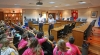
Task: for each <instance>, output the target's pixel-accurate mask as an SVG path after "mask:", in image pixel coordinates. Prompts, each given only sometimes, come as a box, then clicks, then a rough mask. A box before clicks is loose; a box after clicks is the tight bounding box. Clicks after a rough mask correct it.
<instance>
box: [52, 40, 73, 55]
mask: <svg viewBox="0 0 100 55" xmlns="http://www.w3.org/2000/svg"><path fill="white" fill-rule="evenodd" d="M71 51H72V50H71V49H70V48H68V47H66V43H65V41H64V40H62V39H61V40H59V41H58V43H57V46H56V47H55V48H54V50H53V55H72V53H71Z"/></svg>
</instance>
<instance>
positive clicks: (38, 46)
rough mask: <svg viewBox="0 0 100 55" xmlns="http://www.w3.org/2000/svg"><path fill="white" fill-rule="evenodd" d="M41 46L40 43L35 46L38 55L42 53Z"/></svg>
mask: <svg viewBox="0 0 100 55" xmlns="http://www.w3.org/2000/svg"><path fill="white" fill-rule="evenodd" d="M41 50H42V49H41V46H40V45H39V44H38V45H37V46H36V47H35V48H34V51H33V52H35V53H36V55H41V54H42V52H41Z"/></svg>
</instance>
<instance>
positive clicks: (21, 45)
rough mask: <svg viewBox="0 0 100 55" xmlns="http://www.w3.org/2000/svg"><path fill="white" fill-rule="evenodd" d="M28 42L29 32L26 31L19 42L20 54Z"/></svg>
mask: <svg viewBox="0 0 100 55" xmlns="http://www.w3.org/2000/svg"><path fill="white" fill-rule="evenodd" d="M27 44H28V35H27V33H24V34H23V35H22V40H21V41H20V42H19V44H18V51H19V54H20V55H22V53H23V52H24V51H25V50H26V49H27Z"/></svg>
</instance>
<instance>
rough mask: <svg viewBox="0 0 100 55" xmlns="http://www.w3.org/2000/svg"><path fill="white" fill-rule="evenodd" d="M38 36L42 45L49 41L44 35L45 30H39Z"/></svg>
mask: <svg viewBox="0 0 100 55" xmlns="http://www.w3.org/2000/svg"><path fill="white" fill-rule="evenodd" d="M36 38H37V39H38V42H39V44H40V45H41V44H42V43H44V42H45V41H47V38H46V37H44V33H43V32H38V33H37V36H36Z"/></svg>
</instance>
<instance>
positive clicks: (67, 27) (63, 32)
mask: <svg viewBox="0 0 100 55" xmlns="http://www.w3.org/2000/svg"><path fill="white" fill-rule="evenodd" d="M75 24H76V22H73V23H72V24H71V25H70V24H66V25H65V26H64V28H63V29H62V30H60V31H59V34H58V36H60V37H63V36H64V35H67V34H68V33H71V31H72V29H73V28H75Z"/></svg>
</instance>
